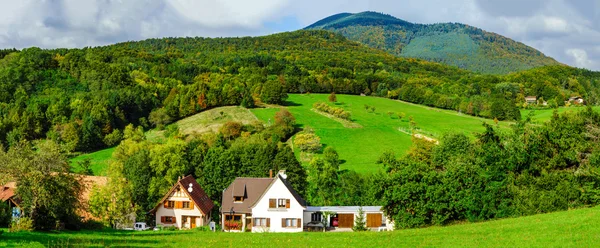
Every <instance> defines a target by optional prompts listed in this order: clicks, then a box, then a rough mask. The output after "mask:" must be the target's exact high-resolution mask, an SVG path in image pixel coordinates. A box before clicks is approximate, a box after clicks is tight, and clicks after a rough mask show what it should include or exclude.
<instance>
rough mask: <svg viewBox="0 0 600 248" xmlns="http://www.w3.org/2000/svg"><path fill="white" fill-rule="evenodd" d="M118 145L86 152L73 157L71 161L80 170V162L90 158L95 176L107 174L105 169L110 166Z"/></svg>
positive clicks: (74, 167)
mask: <svg viewBox="0 0 600 248" xmlns="http://www.w3.org/2000/svg"><path fill="white" fill-rule="evenodd" d="M115 149H116V147H111V148H107V149H104V150H100V151H97V152H92V153H86V154H82V155H79V156H77V157H74V158H72V159H71V160H70V161H69V162H70V163H71V167H72V168H73V170H74V171H76V172H77V171H79V170H80V167H79V165H78V163H79V162H83V161H84V160H86V159H90V164H91V169H92V172H93V173H94V175H95V176H102V175H106V171H105V169H106V168H107V167H108V160H109V159H110V157H111V156H112V154H113V152H114V151H115Z"/></svg>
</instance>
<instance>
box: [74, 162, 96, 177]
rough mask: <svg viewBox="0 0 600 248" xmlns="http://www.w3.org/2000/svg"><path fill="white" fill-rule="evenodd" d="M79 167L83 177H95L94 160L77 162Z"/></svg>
mask: <svg viewBox="0 0 600 248" xmlns="http://www.w3.org/2000/svg"><path fill="white" fill-rule="evenodd" d="M77 166H78V167H79V172H78V173H79V174H81V175H88V176H91V175H94V171H92V159H91V158H85V159H83V160H82V161H77Z"/></svg>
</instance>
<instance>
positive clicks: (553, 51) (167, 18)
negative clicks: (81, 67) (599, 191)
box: [0, 0, 600, 71]
mask: <svg viewBox="0 0 600 248" xmlns="http://www.w3.org/2000/svg"><path fill="white" fill-rule="evenodd" d="M0 6H2V7H0V48H12V47H15V48H19V49H20V48H26V47H32V46H36V47H42V48H59V47H66V48H74V47H85V46H99V45H108V44H112V43H117V42H122V41H129V40H142V39H147V38H160V37H176V36H177V37H181V36H204V37H239V36H257V35H268V34H272V33H277V32H283V31H293V30H297V29H301V28H303V27H305V26H308V25H310V24H312V23H314V22H316V21H318V20H320V19H322V18H325V17H327V16H330V15H333V14H337V13H341V12H350V13H358V12H362V11H377V12H382V13H386V14H390V15H393V16H395V17H397V18H400V19H403V20H406V21H410V22H415V23H423V24H428V23H439V22H460V23H465V24H469V25H471V26H475V27H479V28H482V29H484V30H486V31H490V32H495V33H498V34H501V35H504V36H506V37H509V38H512V39H514V40H517V41H520V42H523V43H525V44H527V45H529V46H532V47H534V48H536V49H538V50H540V51H542V52H543V53H544V54H546V55H548V56H551V57H553V58H555V59H556V60H558V61H559V62H562V63H565V64H568V65H571V66H576V67H580V68H587V69H590V70H596V71H600V0H571V1H569V0H379V1H375V0H371V1H368V0H367V1H365V0H362V1H359V0H325V1H323V0H318V1H317V0H302V1H293V0H196V1H194V0H0Z"/></svg>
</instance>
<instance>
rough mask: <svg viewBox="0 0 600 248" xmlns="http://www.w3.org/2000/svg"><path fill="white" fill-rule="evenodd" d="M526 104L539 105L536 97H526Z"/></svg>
mask: <svg viewBox="0 0 600 248" xmlns="http://www.w3.org/2000/svg"><path fill="white" fill-rule="evenodd" d="M525 102H526V103H527V104H537V97H536V96H526V97H525Z"/></svg>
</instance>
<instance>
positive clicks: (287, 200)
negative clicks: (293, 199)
mask: <svg viewBox="0 0 600 248" xmlns="http://www.w3.org/2000/svg"><path fill="white" fill-rule="evenodd" d="M285 208H290V199H285Z"/></svg>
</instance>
